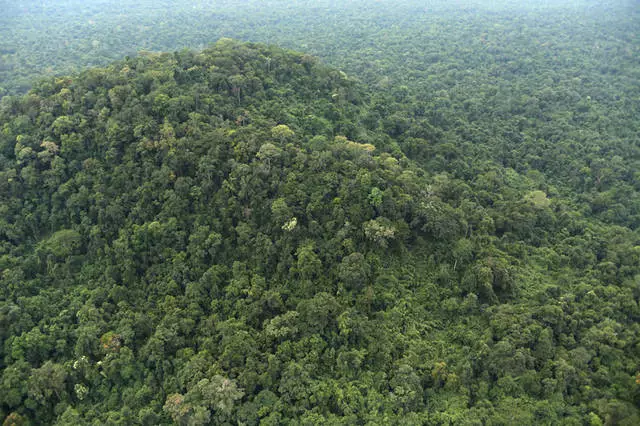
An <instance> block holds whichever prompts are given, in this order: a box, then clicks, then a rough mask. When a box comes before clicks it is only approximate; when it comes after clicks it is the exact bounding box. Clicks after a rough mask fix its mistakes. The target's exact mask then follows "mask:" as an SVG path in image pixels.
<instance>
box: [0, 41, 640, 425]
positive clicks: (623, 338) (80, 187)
mask: <svg viewBox="0 0 640 426" xmlns="http://www.w3.org/2000/svg"><path fill="white" fill-rule="evenodd" d="M370 108H371V104H370V95H369V93H368V91H367V89H366V88H364V87H362V86H360V85H359V84H357V82H355V81H353V80H352V79H350V78H349V77H348V76H346V75H345V74H344V73H342V72H340V71H337V70H334V69H330V68H327V67H325V66H323V65H321V64H319V63H317V61H316V60H315V59H314V58H312V57H310V56H306V55H303V54H299V53H294V52H288V51H284V50H281V49H277V48H274V47H267V46H264V45H255V44H242V43H237V42H234V41H231V40H221V41H220V42H218V43H217V44H215V45H214V46H211V47H210V48H208V49H205V50H204V51H202V52H191V51H181V52H177V53H175V54H159V55H146V56H144V55H143V56H139V57H134V58H128V59H126V60H124V61H121V62H117V63H114V64H112V65H111V66H109V67H107V68H104V69H90V70H87V71H86V72H84V73H82V74H80V75H78V76H75V77H72V78H59V79H53V80H49V81H43V82H41V83H39V84H38V85H37V86H36V87H35V88H34V89H33V90H32V91H31V92H30V93H29V94H28V95H26V96H24V97H23V98H10V97H7V98H5V99H3V101H2V103H1V104H0V126H1V127H2V133H0V202H1V204H0V209H1V210H0V213H1V216H0V220H1V221H2V222H0V225H1V226H0V238H1V240H0V242H1V244H2V245H1V246H0V256H1V257H0V272H1V273H0V278H1V281H0V324H1V327H0V339H2V345H1V350H2V361H1V364H0V368H1V369H2V370H1V371H2V374H1V378H0V380H1V382H0V383H1V386H2V388H3V389H5V390H6V391H5V392H3V393H2V394H0V417H3V418H4V417H6V422H8V423H7V424H13V423H16V424H20V422H21V421H24V422H29V421H31V422H35V423H57V424H91V423H95V424H105V423H107V424H114V423H122V424H168V423H171V421H174V422H177V423H179V424H206V423H208V422H212V423H215V424H221V423H225V422H228V423H230V424H235V423H237V422H242V423H245V424H258V423H264V424H288V423H291V424H297V423H306V424H319V423H323V422H329V423H335V424H354V423H355V424H366V423H370V424H380V423H383V424H386V423H388V424H394V423H402V424H406V423H410V424H411V423H414V424H422V423H433V424H439V423H442V424H448V423H456V424H458V423H459V424H482V423H483V422H488V423H491V424H533V423H557V422H561V423H563V424H584V423H585V422H592V423H593V424H598V422H602V421H604V422H607V423H611V424H613V423H624V422H626V423H627V424H634V423H636V422H637V421H638V420H639V419H638V412H637V401H638V386H637V384H636V382H635V380H636V379H635V375H636V372H637V369H638V357H639V354H638V352H637V345H638V343H639V342H638V326H637V323H636V320H637V318H638V315H639V313H640V312H639V310H638V305H637V299H638V297H639V296H640V294H639V292H638V288H639V287H638V284H639V283H638V279H637V276H638V275H637V274H638V273H640V271H639V270H638V260H639V257H640V252H639V251H638V248H637V247H634V244H633V241H634V237H633V234H632V232H631V231H630V230H629V229H628V228H622V227H616V226H613V225H607V226H605V225H602V224H599V223H598V222H595V221H590V220H588V219H585V218H583V217H582V216H581V215H580V214H579V213H578V212H576V211H574V210H573V209H572V208H571V207H570V204H568V203H567V202H566V201H565V200H563V199H562V198H561V197H559V196H557V194H555V193H554V192H553V188H550V187H549V186H548V185H546V184H545V183H544V180H543V179H541V178H538V179H536V176H535V175H532V176H525V175H520V174H518V173H516V172H515V171H513V170H512V169H507V168H504V169H499V170H487V171H486V175H485V176H483V179H479V180H476V181H475V182H474V187H473V188H472V187H470V186H469V185H467V184H465V183H464V182H463V181H461V180H457V179H453V178H451V177H449V176H447V175H446V174H431V173H429V171H428V170H423V169H421V168H418V167H417V166H416V165H415V164H414V163H412V161H410V160H409V159H407V158H406V157H405V156H404V155H403V153H402V148H405V145H404V144H406V143H407V141H403V145H398V143H397V142H396V141H394V140H393V138H392V135H393V132H382V131H381V130H380V131H379V130H377V129H380V128H381V127H383V126H382V125H377V123H374V125H372V123H370V121H371V116H372V115H371V114H370V112H371V111H370ZM384 119H385V117H380V122H383V121H384ZM425 143H426V141H425ZM440 148H441V147H439V148H438V149H440ZM427 151H428V150H427ZM432 154H433V156H432V161H440V162H441V163H442V164H443V165H444V166H446V165H451V167H455V165H456V163H457V162H460V161H465V157H464V154H462V155H459V154H456V153H454V152H448V151H446V150H441V151H438V152H434V153H432ZM481 185H484V187H481ZM505 235H506V236H507V237H508V238H503V237H504V236H505ZM12 422H13V423H12Z"/></svg>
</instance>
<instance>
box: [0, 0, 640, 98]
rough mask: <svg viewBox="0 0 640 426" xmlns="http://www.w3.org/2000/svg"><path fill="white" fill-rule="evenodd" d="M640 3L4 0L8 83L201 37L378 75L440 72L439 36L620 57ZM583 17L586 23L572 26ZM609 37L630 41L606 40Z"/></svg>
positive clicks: (3, 70) (1, 22)
mask: <svg viewBox="0 0 640 426" xmlns="http://www.w3.org/2000/svg"><path fill="white" fill-rule="evenodd" d="M637 5H638V3H637V2H636V1H633V0H624V1H589V0H569V1H535V2H522V1H510V0H505V1H413V0H408V1H407V0H405V1H388V0H379V1H375V0H352V1H331V0H321V1H315V0H314V1H310V0H302V1H288V0H287V1H281V0H268V1H257V0H245V1H240V0H219V1H166V0H165V1H157V0H153V1H151V0H140V1H130V0H126V1H125V0H88V1H87V0H66V1H64V0H61V1H40V0H38V1H36V0H26V1H17V2H8V1H3V2H0V9H1V10H2V13H1V14H0V95H2V94H6V93H15V92H23V91H25V90H26V89H27V88H28V87H29V85H30V83H31V81H32V80H33V79H34V78H36V77H39V76H42V75H54V74H61V73H69V72H72V71H74V70H77V69H80V68H82V67H86V66H93V65H103V64H106V63H108V62H110V61H112V60H115V59H119V58H122V57H124V56H125V55H132V54H135V53H136V52H137V51H140V50H153V51H173V50H176V49H180V48H184V47H188V48H202V47H204V46H206V45H207V44H209V43H211V42H214V41H216V40H218V39H219V38H221V37H231V38H237V39H240V40H245V41H255V42H265V43H275V44H278V45H281V46H284V47H288V48H292V49H295V50H301V51H305V52H307V53H310V54H313V55H316V56H319V57H320V58H322V59H323V60H325V61H326V62H328V63H329V64H332V65H335V66H339V67H341V68H343V69H345V71H347V72H349V73H355V75H356V76H357V77H359V78H361V79H365V80H374V81H375V80H381V79H384V77H385V75H386V74H388V70H387V69H386V68H387V67H388V64H390V63H397V62H398V60H399V61H400V62H404V63H405V64H406V70H405V72H404V73H401V74H404V75H401V74H399V73H396V75H395V76H393V78H392V79H391V82H393V81H398V80H399V79H402V80H407V81H409V82H410V81H412V80H415V79H423V78H426V77H428V76H426V75H425V74H424V71H426V70H430V71H431V72H433V69H431V68H432V65H433V64H435V63H438V64H445V63H453V64H456V62H457V58H456V57H451V55H448V57H443V56H442V55H441V54H440V52H441V51H442V44H443V43H446V44H449V45H451V44H454V45H455V46H456V48H457V49H460V50H461V52H460V56H459V57H469V55H468V54H469V53H473V56H475V57H477V58H478V59H479V60H480V61H481V62H482V63H485V64H486V66H491V64H492V63H500V62H501V61H504V60H507V61H508V59H507V58H505V56H504V55H508V52H507V50H508V48H507V50H505V47H504V46H500V45H501V44H506V45H509V44H511V43H513V42H517V43H518V45H519V48H526V49H530V52H531V54H532V55H539V54H544V55H549V56H550V58H551V59H552V60H559V61H568V62H570V61H571V57H570V55H571V53H572V52H569V51H565V50H563V45H562V43H558V40H559V39H560V40H562V39H563V37H564V39H565V40H567V41H569V40H568V39H569V38H571V37H573V36H575V35H576V33H577V32H579V33H580V34H579V37H582V38H584V40H583V43H584V44H583V47H584V49H585V51H584V52H579V53H580V54H584V53H587V54H589V55H593V57H594V59H595V60H597V61H598V62H599V63H601V62H602V61H603V59H604V62H607V63H611V64H612V66H614V65H615V64H616V62H618V61H619V59H620V58H621V57H625V56H626V57H633V56H636V57H637V56H640V55H638V43H637V41H638V28H640V25H639V23H640V19H638V6H637ZM585 28H588V29H589V31H576V30H583V29H585ZM559 33H564V34H561V35H563V37H558V35H559ZM585 35H587V37H586V38H585ZM612 37H614V38H616V39H617V41H619V42H620V46H625V45H626V49H620V50H613V51H612V50H607V51H603V50H601V49H599V47H598V46H599V44H601V43H602V42H607V41H611V40H610V38H612ZM547 39H553V40H554V41H553V43H547V41H548V40H547ZM448 52H450V50H448ZM573 53H578V52H573ZM442 66H444V67H446V65H442ZM456 66H465V64H456ZM474 66H476V65H474ZM388 77H389V78H391V77H392V76H390V75H389V76H388ZM384 83H385V84H386V83H388V82H386V81H385V82H384ZM404 83H406V81H404V82H403V84H404Z"/></svg>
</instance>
